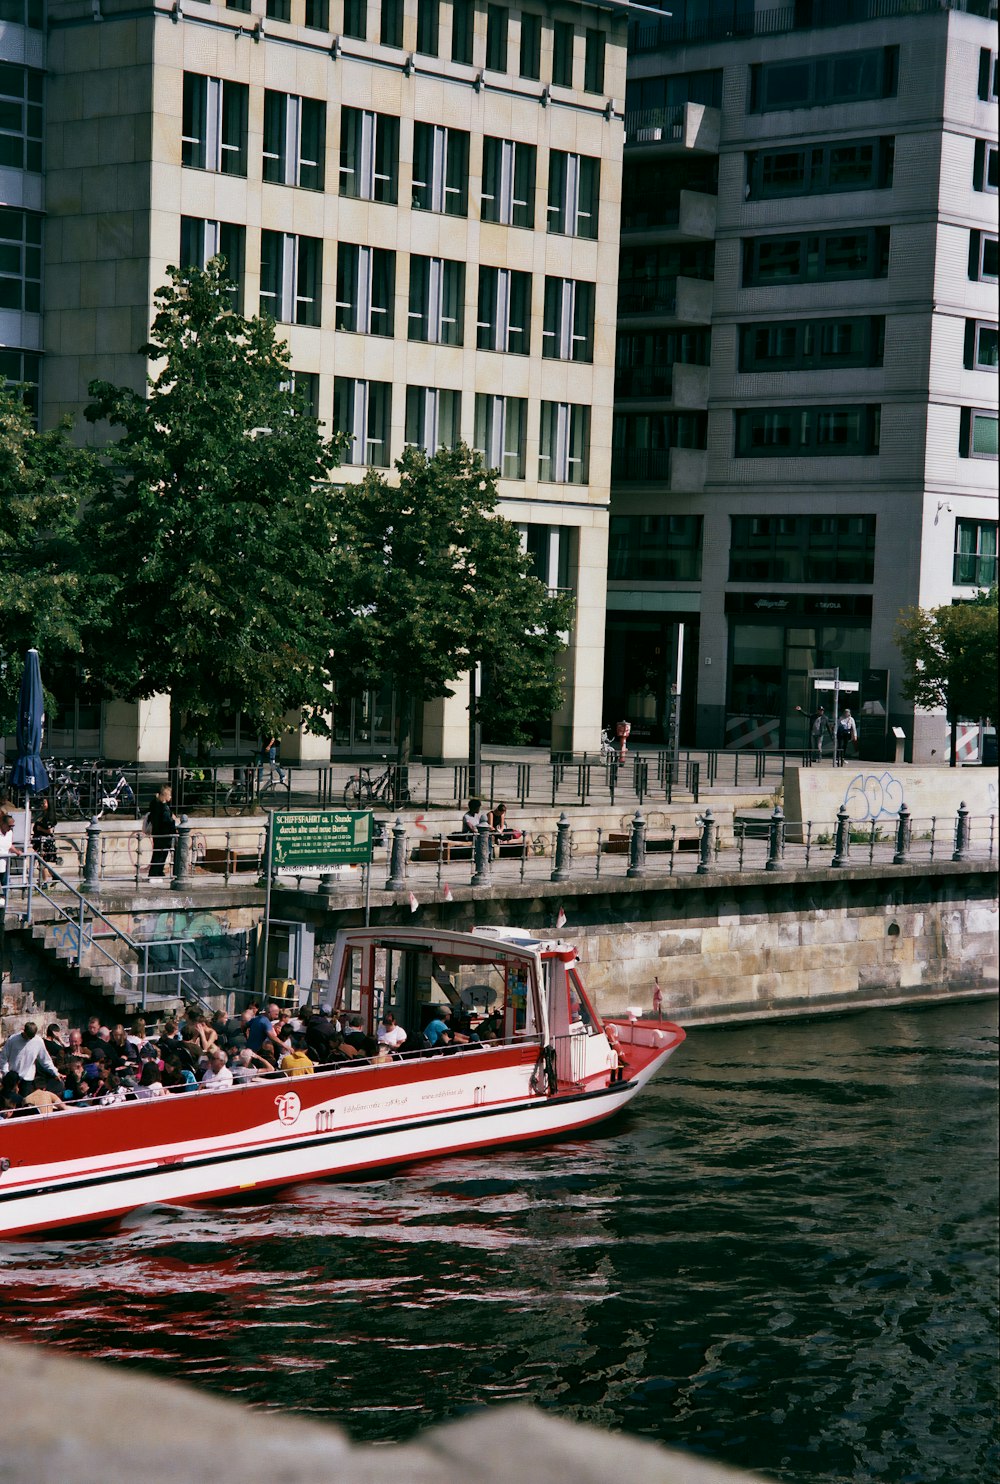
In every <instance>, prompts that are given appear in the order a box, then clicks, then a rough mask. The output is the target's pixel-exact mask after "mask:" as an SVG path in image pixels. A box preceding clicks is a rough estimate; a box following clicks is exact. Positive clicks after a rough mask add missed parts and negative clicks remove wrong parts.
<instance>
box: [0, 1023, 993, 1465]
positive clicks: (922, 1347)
mask: <svg viewBox="0 0 1000 1484" xmlns="http://www.w3.org/2000/svg"><path fill="white" fill-rule="evenodd" d="M996 1052H997V1022H996V1006H995V1005H993V1004H987V1003H984V1002H978V1003H974V1004H968V1005H950V1006H942V1007H936V1008H928V1009H922V1010H919V1011H910V1012H888V1011H886V1012H871V1013H866V1014H858V1015H854V1016H845V1017H839V1018H837V1019H833V1020H822V1019H817V1020H812V1021H801V1022H796V1023H794V1024H784V1025H774V1024H768V1025H756V1026H746V1027H740V1028H735V1029H729V1030H711V1031H710V1030H702V1031H694V1032H692V1034H691V1035H690V1036H689V1038H688V1040H687V1042H686V1043H685V1045H684V1047H683V1048H682V1049H681V1051H680V1052H679V1053H678V1054H677V1056H676V1057H675V1058H674V1059H673V1060H672V1061H671V1063H670V1064H669V1066H668V1069H667V1071H666V1073H665V1074H663V1075H661V1077H660V1078H659V1079H658V1080H657V1081H656V1082H654V1083H652V1084H651V1085H650V1086H649V1087H648V1088H647V1089H646V1091H645V1093H644V1094H643V1096H642V1097H641V1098H640V1099H639V1100H638V1102H637V1104H636V1105H635V1106H634V1107H633V1108H632V1109H631V1110H630V1111H629V1112H628V1113H627V1114H625V1115H624V1116H623V1117H622V1118H621V1119H620V1120H619V1121H618V1122H617V1123H615V1124H614V1125H612V1126H611V1128H610V1130H609V1131H608V1132H606V1133H605V1134H604V1135H598V1136H595V1137H593V1138H591V1139H589V1140H578V1141H574V1142H572V1143H564V1144H561V1145H553V1146H551V1147H548V1148H545V1149H539V1150H531V1151H520V1152H517V1151H506V1152H501V1153H498V1154H497V1155H495V1156H492V1157H484V1156H481V1155H476V1156H470V1157H468V1158H463V1159H448V1160H440V1161H437V1162H435V1163H433V1164H428V1165H425V1166H422V1167H420V1168H419V1169H415V1170H412V1171H409V1172H407V1173H405V1174H395V1175H393V1176H392V1177H391V1178H388V1179H386V1180H368V1181H366V1182H364V1183H358V1182H353V1183H350V1184H346V1183H345V1184H336V1183H328V1184H315V1185H304V1186H300V1187H297V1188H296V1189H295V1190H294V1191H292V1192H289V1193H288V1195H287V1197H286V1198H285V1199H283V1200H281V1201H280V1202H275V1203H272V1204H255V1205H249V1206H242V1207H227V1208H214V1209H209V1210H199V1211H174V1210H170V1209H167V1208H165V1207H157V1208H151V1209H147V1210H145V1211H143V1212H139V1213H137V1214H136V1215H135V1216H134V1217H133V1218H131V1219H130V1221H129V1223H128V1225H127V1227H126V1228H125V1229H124V1230H123V1231H122V1232H121V1233H120V1234H119V1235H116V1236H114V1237H111V1238H108V1239H105V1240H100V1241H98V1240H87V1241H69V1240H67V1239H61V1240H59V1241H58V1242H56V1241H52V1242H48V1243H34V1244H30V1245H29V1244H24V1245H17V1246H15V1245H8V1246H6V1247H3V1248H0V1278H2V1282H3V1288H4V1296H5V1300H6V1302H5V1304H4V1321H3V1324H2V1326H0V1334H2V1335H3V1336H4V1337H8V1338H9V1337H13V1336H21V1337H24V1338H32V1339H36V1340H41V1341H45V1342H48V1343H53V1344H56V1345H59V1346H62V1347H63V1348H65V1349H67V1350H71V1351H75V1352H77V1353H79V1354H84V1355H90V1356H95V1357H101V1358H106V1359H115V1360H120V1361H125V1362H127V1363H129V1364H132V1365H136V1366H141V1367H143V1368H144V1369H146V1370H148V1371H150V1372H153V1373H156V1374H159V1375H165V1376H180V1377H183V1378H185V1379H186V1380H189V1381H194V1382H198V1383H203V1384H205V1385H206V1386H208V1387H210V1388H211V1389H213V1390H215V1391H218V1392H226V1393H230V1394H235V1395H238V1396H240V1397H242V1398H243V1399H244V1400H245V1401H247V1402H249V1403H252V1404H254V1405H255V1406H258V1407H266V1408H273V1409H276V1410H282V1411H285V1410H289V1409H292V1410H296V1411H300V1412H309V1413H314V1414H318V1415H320V1416H324V1417H328V1418H330V1419H331V1420H333V1421H336V1422H337V1423H339V1424H340V1425H342V1426H344V1427H346V1428H347V1429H348V1430H349V1431H350V1432H351V1434H352V1435H353V1436H354V1437H355V1438H357V1439H359V1440H369V1441H374V1440H383V1441H384V1440H390V1439H398V1438H402V1437H406V1436H408V1435H409V1434H410V1433H412V1432H413V1431H415V1430H416V1429H417V1428H418V1427H422V1426H425V1425H427V1424H428V1423H430V1422H434V1421H439V1420H441V1419H442V1418H446V1417H449V1416H454V1415H456V1414H458V1413H461V1412H463V1411H465V1410H468V1409H470V1408H474V1407H479V1406H483V1405H488V1404H491V1403H494V1402H500V1401H509V1400H530V1401H533V1402H535V1403H536V1404H538V1405H540V1406H543V1407H547V1408H551V1409H552V1410H554V1411H556V1412H559V1413H561V1414H563V1415H566V1416H569V1417H574V1418H578V1419H585V1420H587V1421H590V1422H594V1423H596V1424H598V1425H600V1426H602V1427H608V1428H625V1429H627V1430H629V1431H632V1432H635V1433H641V1434H645V1435H647V1436H649V1437H652V1438H657V1439H659V1440H660V1441H663V1442H666V1443H670V1444H671V1445H673V1446H675V1447H682V1448H690V1449H694V1450H697V1451H699V1452H704V1453H707V1454H710V1455H712V1456H715V1457H718V1458H722V1459H728V1460H730V1461H732V1462H738V1463H742V1464H744V1465H746V1466H749V1467H751V1468H756V1469H759V1470H761V1471H762V1472H765V1473H770V1474H772V1475H774V1476H775V1477H776V1478H782V1479H788V1480H810V1481H824V1484H832V1481H845V1484H847V1481H849V1484H867V1481H873V1484H874V1481H876V1480H877V1481H880V1484H881V1481H893V1480H898V1481H900V1484H902V1481H908V1484H909V1481H914V1484H931V1481H941V1484H986V1481H988V1480H989V1481H991V1484H992V1481H993V1479H994V1478H995V1477H996V1474H997V1462H998V1448H997V1437H996V1431H995V1427H996V1424H995V1414H996V1384H995V1383H996V1367H997V1346H996V1273H997V1165H996V1159H997V1147H996V1145H997V1118H996V1064H997V1058H996Z"/></svg>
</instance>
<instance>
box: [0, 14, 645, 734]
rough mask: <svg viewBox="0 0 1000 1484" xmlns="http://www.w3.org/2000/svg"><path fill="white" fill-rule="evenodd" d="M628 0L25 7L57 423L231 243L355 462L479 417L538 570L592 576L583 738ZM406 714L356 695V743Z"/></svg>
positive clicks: (439, 436) (589, 704)
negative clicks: (156, 304)
mask: <svg viewBox="0 0 1000 1484" xmlns="http://www.w3.org/2000/svg"><path fill="white" fill-rule="evenodd" d="M9 3H14V0H9ZM35 3H36V0H24V4H25V5H26V6H30V5H31V4H35ZM626 10H627V7H626V6H625V5H623V4H619V3H617V0H599V3H587V4H570V3H562V4H558V3H557V4H543V3H538V4H533V5H531V6H526V7H525V8H523V9H521V8H517V7H513V8H512V7H508V6H506V5H492V4H483V3H477V0H229V3H228V4H223V3H219V0H215V3H203V0H177V3H174V4H173V5H172V6H171V5H169V4H165V3H162V4H148V3H140V4H138V5H137V4H136V3H135V0H50V3H49V8H48V24H47V34H46V35H44V36H43V33H42V31H41V28H40V26H39V25H38V24H37V21H38V19H39V15H38V13H37V12H34V13H33V15H32V16H29V14H28V12H27V10H25V13H24V15H23V16H21V17H20V23H19V24H18V25H16V26H10V25H6V24H0V47H2V48H4V50H3V51H2V52H0V56H9V57H10V60H11V63H12V64H13V65H15V66H20V68H21V71H22V73H23V77H24V87H25V89H27V88H29V86H32V87H33V86H35V85H36V82H37V80H38V79H37V77H36V74H37V75H40V74H41V73H42V72H44V73H45V74H46V75H45V129H44V169H42V168H41V166H42V163H43V162H42V160H41V158H40V155H41V151H40V150H36V151H35V153H34V157H33V159H32V161H30V162H27V161H25V162H24V164H25V166H26V165H27V164H28V163H30V164H33V165H34V166H35V169H34V170H27V169H22V172H21V180H22V185H21V194H20V198H19V199H18V200H17V201H16V202H14V203H13V204H14V206H15V207H16V215H17V218H18V221H17V222H15V221H14V215H15V213H12V212H7V213H5V217H4V219H5V220H7V218H10V220H9V222H8V235H11V236H13V232H14V227H15V226H18V225H19V230H20V233H21V241H20V251H21V254H22V262H23V264H24V265H25V266H24V267H23V268H22V273H21V278H22V284H21V288H22V299H23V300H24V302H23V303H22V305H21V307H20V309H19V311H18V322H17V323H16V324H15V323H14V321H13V318H12V316H11V315H7V316H5V317H4V318H0V340H2V343H3V344H5V345H6V346H8V347H10V348H11V349H16V350H17V351H18V352H20V353H21V354H22V355H23V354H25V353H27V354H29V355H30V356H34V357H35V359H34V360H33V361H31V362H30V364H29V366H28V368H27V369H28V370H29V372H31V373H32V376H37V378H38V384H39V401H40V416H41V419H42V421H43V422H44V423H46V424H48V423H50V422H52V421H54V420H55V419H56V418H57V417H59V416H60V415H62V414H64V413H67V412H68V413H70V414H72V415H77V414H78V413H79V411H80V409H81V407H82V406H83V405H84V403H85V400H86V388H87V384H88V382H89V381H90V380H91V379H92V378H95V377H102V378H107V379H110V380H113V381H117V382H127V383H130V384H132V385H134V386H137V387H138V386H140V385H142V383H143V378H144V375H145V370H146V367H145V365H144V363H143V360H142V358H141V357H140V356H139V355H137V353H136V348H137V347H138V346H139V345H141V344H142V343H143V341H144V340H145V338H146V336H147V332H148V327H149V323H150V319H151V314H152V301H153V294H154V293H155V291H156V289H157V288H158V287H159V286H160V285H161V284H163V282H164V281H165V276H166V269H167V266H168V265H169V264H176V263H178V262H180V263H194V264H199V265H201V264H204V262H206V261H207V260H208V259H209V258H210V257H211V256H213V255H214V254H215V253H219V252H221V253H223V254H224V255H225V256H226V258H227V260H228V263H229V267H230V271H231V273H232V275H233V276H234V278H235V279H236V280H237V281H238V283H239V290H240V300H241V303H240V308H241V309H242V311H243V312H244V313H246V314H248V315H252V314H256V313H257V312H258V311H266V312H268V313H270V314H271V315H272V316H273V317H274V318H275V320H276V321H277V322H278V324H279V326H280V329H281V332H282V333H283V334H284V335H286V336H287V340H288V344H289V347H290V351H291V361H292V366H293V369H294V372H295V376H296V381H297V383H299V384H300V385H301V384H304V385H305V386H307V388H308V390H309V393H310V395H311V397H312V399H313V404H314V407H315V409H316V412H317V415H318V416H319V417H320V418H321V419H322V420H323V421H324V422H325V423H326V424H327V425H332V426H336V427H338V428H341V429H344V430H345V431H347V432H348V433H349V434H350V436H351V446H350V452H349V455H348V462H347V464H346V465H345V467H344V468H343V470H342V471H341V472H340V474H339V475H338V478H339V479H344V480H345V481H346V482H347V483H348V484H349V482H350V481H351V480H352V479H354V478H360V477H361V475H362V473H363V471H364V469H365V467H367V466H376V467H384V468H386V469H391V467H392V464H393V461H394V460H395V459H396V458H397V457H398V456H399V455H400V453H401V452H402V450H403V447H404V445H405V444H407V443H415V444H418V445H420V446H422V447H424V448H426V449H428V450H433V449H435V448H437V447H439V446H440V445H441V444H451V443H453V442H454V441H456V440H458V439H460V438H461V439H463V440H464V441H465V442H467V443H469V444H470V445H472V446H474V447H476V448H478V449H480V450H482V451H483V453H484V454H485V455H486V457H487V459H488V460H489V462H490V464H491V465H494V466H496V467H497V468H499V470H500V473H501V482H500V490H501V496H502V505H501V510H502V513H503V515H505V516H506V517H507V518H508V519H510V520H512V521H514V522H516V523H517V524H518V525H519V526H520V528H521V529H522V531H523V533H524V540H525V543H526V546H527V547H528V549H529V550H530V551H531V552H532V554H533V555H534V557H535V562H536V570H537V571H538V573H539V575H540V576H542V577H543V579H544V580H545V581H546V582H547V583H548V584H549V585H550V587H553V588H556V587H558V588H570V589H572V591H573V592H574V594H575V596H576V601H577V609H576V619H575V622H574V626H573V631H572V633H571V635H570V641H569V648H568V651H567V656H566V680H567V687H566V702H565V706H564V707H563V709H562V711H561V712H560V713H559V715H558V716H556V717H555V718H554V719H553V727H552V736H551V741H552V743H553V745H555V746H557V747H559V748H584V747H590V748H591V749H592V748H593V747H594V746H595V745H596V742H597V738H598V733H599V729H600V723H601V685H602V671H603V642H604V613H605V597H606V566H607V531H608V501H609V482H610V457H611V423H612V400H613V365H614V339H615V313H616V298H617V272H618V236H619V198H620V175H621V158H622V147H623V127H622V117H623V107H624V92H625V24H626V23H625V13H626ZM32 19H34V20H35V22H36V24H35V25H34V26H33V25H32V24H31V21H32ZM15 33H16V34H15ZM15 42H16V45H15V44H14V43H15ZM45 46H47V55H46V54H45V51H44V49H43V48H44V47H45ZM38 117H39V118H40V114H39V115H38ZM8 173H9V172H8ZM5 184H6V176H5V174H4V173H3V172H0V186H3V185H5ZM40 244H43V246H40ZM32 254H33V256H32ZM42 254H43V255H44V271H43V270H42V267H41V262H42ZM29 259H30V263H29ZM32 275H34V282H32V281H31V279H32ZM39 281H40V286H39ZM39 352H41V356H40V361H39ZM13 369H14V368H13V365H12V364H11V366H10V367H8V368H7V375H8V378H11V376H12V371H13ZM466 704H467V702H466V695H465V692H464V687H463V689H462V691H461V692H460V693H459V694H457V695H456V696H455V697H454V698H452V699H451V700H448V701H446V702H444V703H438V704H435V705H431V706H428V707H427V708H426V709H425V714H424V716H423V751H424V754H425V755H426V756H429V757H460V756H462V755H463V754H464V752H465V750H466V745H467V734H468V717H467V711H466ZM74 725H76V726H77V729H78V733H79V735H76V736H74V737H69V736H68V735H67V736H66V737H65V738H64V739H62V740H63V741H64V743H65V744H66V745H72V743H73V742H75V743H76V744H77V746H78V748H79V750H86V749H87V746H88V744H89V745H90V746H98V747H100V748H101V749H102V750H103V751H104V752H105V753H106V754H107V755H109V756H114V755H118V756H131V755H137V756H139V758H140V759H142V760H150V761H152V760H154V759H155V758H156V757H157V756H162V753H163V745H164V740H165V736H166V731H165V727H166V703H165V701H161V702H150V703H148V704H144V705H142V706H140V707H138V708H132V707H123V706H121V705H120V704H117V703H115V704H112V705H110V706H105V707H104V708H103V711H102V714H101V717H100V718H99V720H98V719H96V718H95V716H94V715H90V716H88V717H84V718H82V719H81V718H80V717H78V718H77V721H76V722H75V723H74V722H73V721H71V720H70V719H69V718H68V716H67V718H66V727H67V729H70V728H72V727H73V726H74ZM95 725H96V727H97V728H98V730H99V736H96V737H93V736H90V735H88V736H85V735H84V734H85V733H87V732H88V730H89V732H90V733H93V731H94V729H95ZM242 725H243V726H244V727H245V726H246V724H245V723H243V724H242ZM240 728H241V722H240V719H238V718H234V720H233V737H232V738H231V739H227V741H229V742H231V745H232V749H233V750H234V751H236V752H246V751H247V750H248V748H249V747H250V746H251V745H252V742H253V738H251V737H248V736H244V735H242V733H241V730H240ZM393 730H394V718H393V698H392V696H391V695H385V694H378V695H376V694H373V695H372V696H370V697H368V698H367V700H366V701H365V702H363V703H356V704H354V705H353V706H352V705H350V704H345V705H344V706H343V707H338V708H337V713H336V737H335V743H334V747H335V750H336V751H346V750H349V749H353V750H365V749H367V748H372V749H375V750H377V749H378V748H379V747H380V746H381V747H387V746H389V745H391V743H392V740H393ZM54 740H55V741H57V742H58V741H59V740H60V739H59V738H55V739H54ZM545 740H546V741H548V740H549V739H548V738H546V739H545ZM329 745H330V744H329V743H321V742H320V739H314V738H308V737H303V738H301V739H299V743H298V746H299V748H300V749H301V755H302V756H303V757H306V756H316V755H317V751H323V750H325V751H327V752H328V750H329ZM294 751H295V748H294V746H293V747H292V748H288V749H286V754H287V755H294Z"/></svg>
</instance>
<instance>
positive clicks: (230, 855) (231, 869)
mask: <svg viewBox="0 0 1000 1484" xmlns="http://www.w3.org/2000/svg"><path fill="white" fill-rule="evenodd" d="M260 868H261V866H260V857H259V856H258V854H257V852H256V850H220V849H208V850H206V851H205V854H204V855H203V856H202V858H201V860H200V861H196V862H195V869H196V870H198V871H209V872H211V874H212V875H215V876H235V875H236V873H237V872H239V871H259V870H260Z"/></svg>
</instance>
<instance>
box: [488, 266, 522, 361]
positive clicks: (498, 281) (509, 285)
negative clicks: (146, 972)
mask: <svg viewBox="0 0 1000 1484" xmlns="http://www.w3.org/2000/svg"><path fill="white" fill-rule="evenodd" d="M476 330H477V334H476V346H477V348H478V349H479V350H500V351H506V352H508V354H510V355H516V356H526V355H527V354H528V350H529V342H530V339H531V274H530V273H518V272H516V271H515V270H514V269H512V268H480V270H479V317H478V320H477V322H476Z"/></svg>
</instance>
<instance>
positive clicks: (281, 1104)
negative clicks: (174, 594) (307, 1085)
mask: <svg viewBox="0 0 1000 1484" xmlns="http://www.w3.org/2000/svg"><path fill="white" fill-rule="evenodd" d="M274 1106H275V1107H276V1108H277V1110H278V1121H279V1123H294V1122H295V1120H296V1118H298V1116H299V1114H300V1113H301V1112H302V1104H301V1102H300V1101H299V1095H298V1093H297V1092H283V1093H282V1094H281V1096H280V1097H277V1098H275V1100H274Z"/></svg>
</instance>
